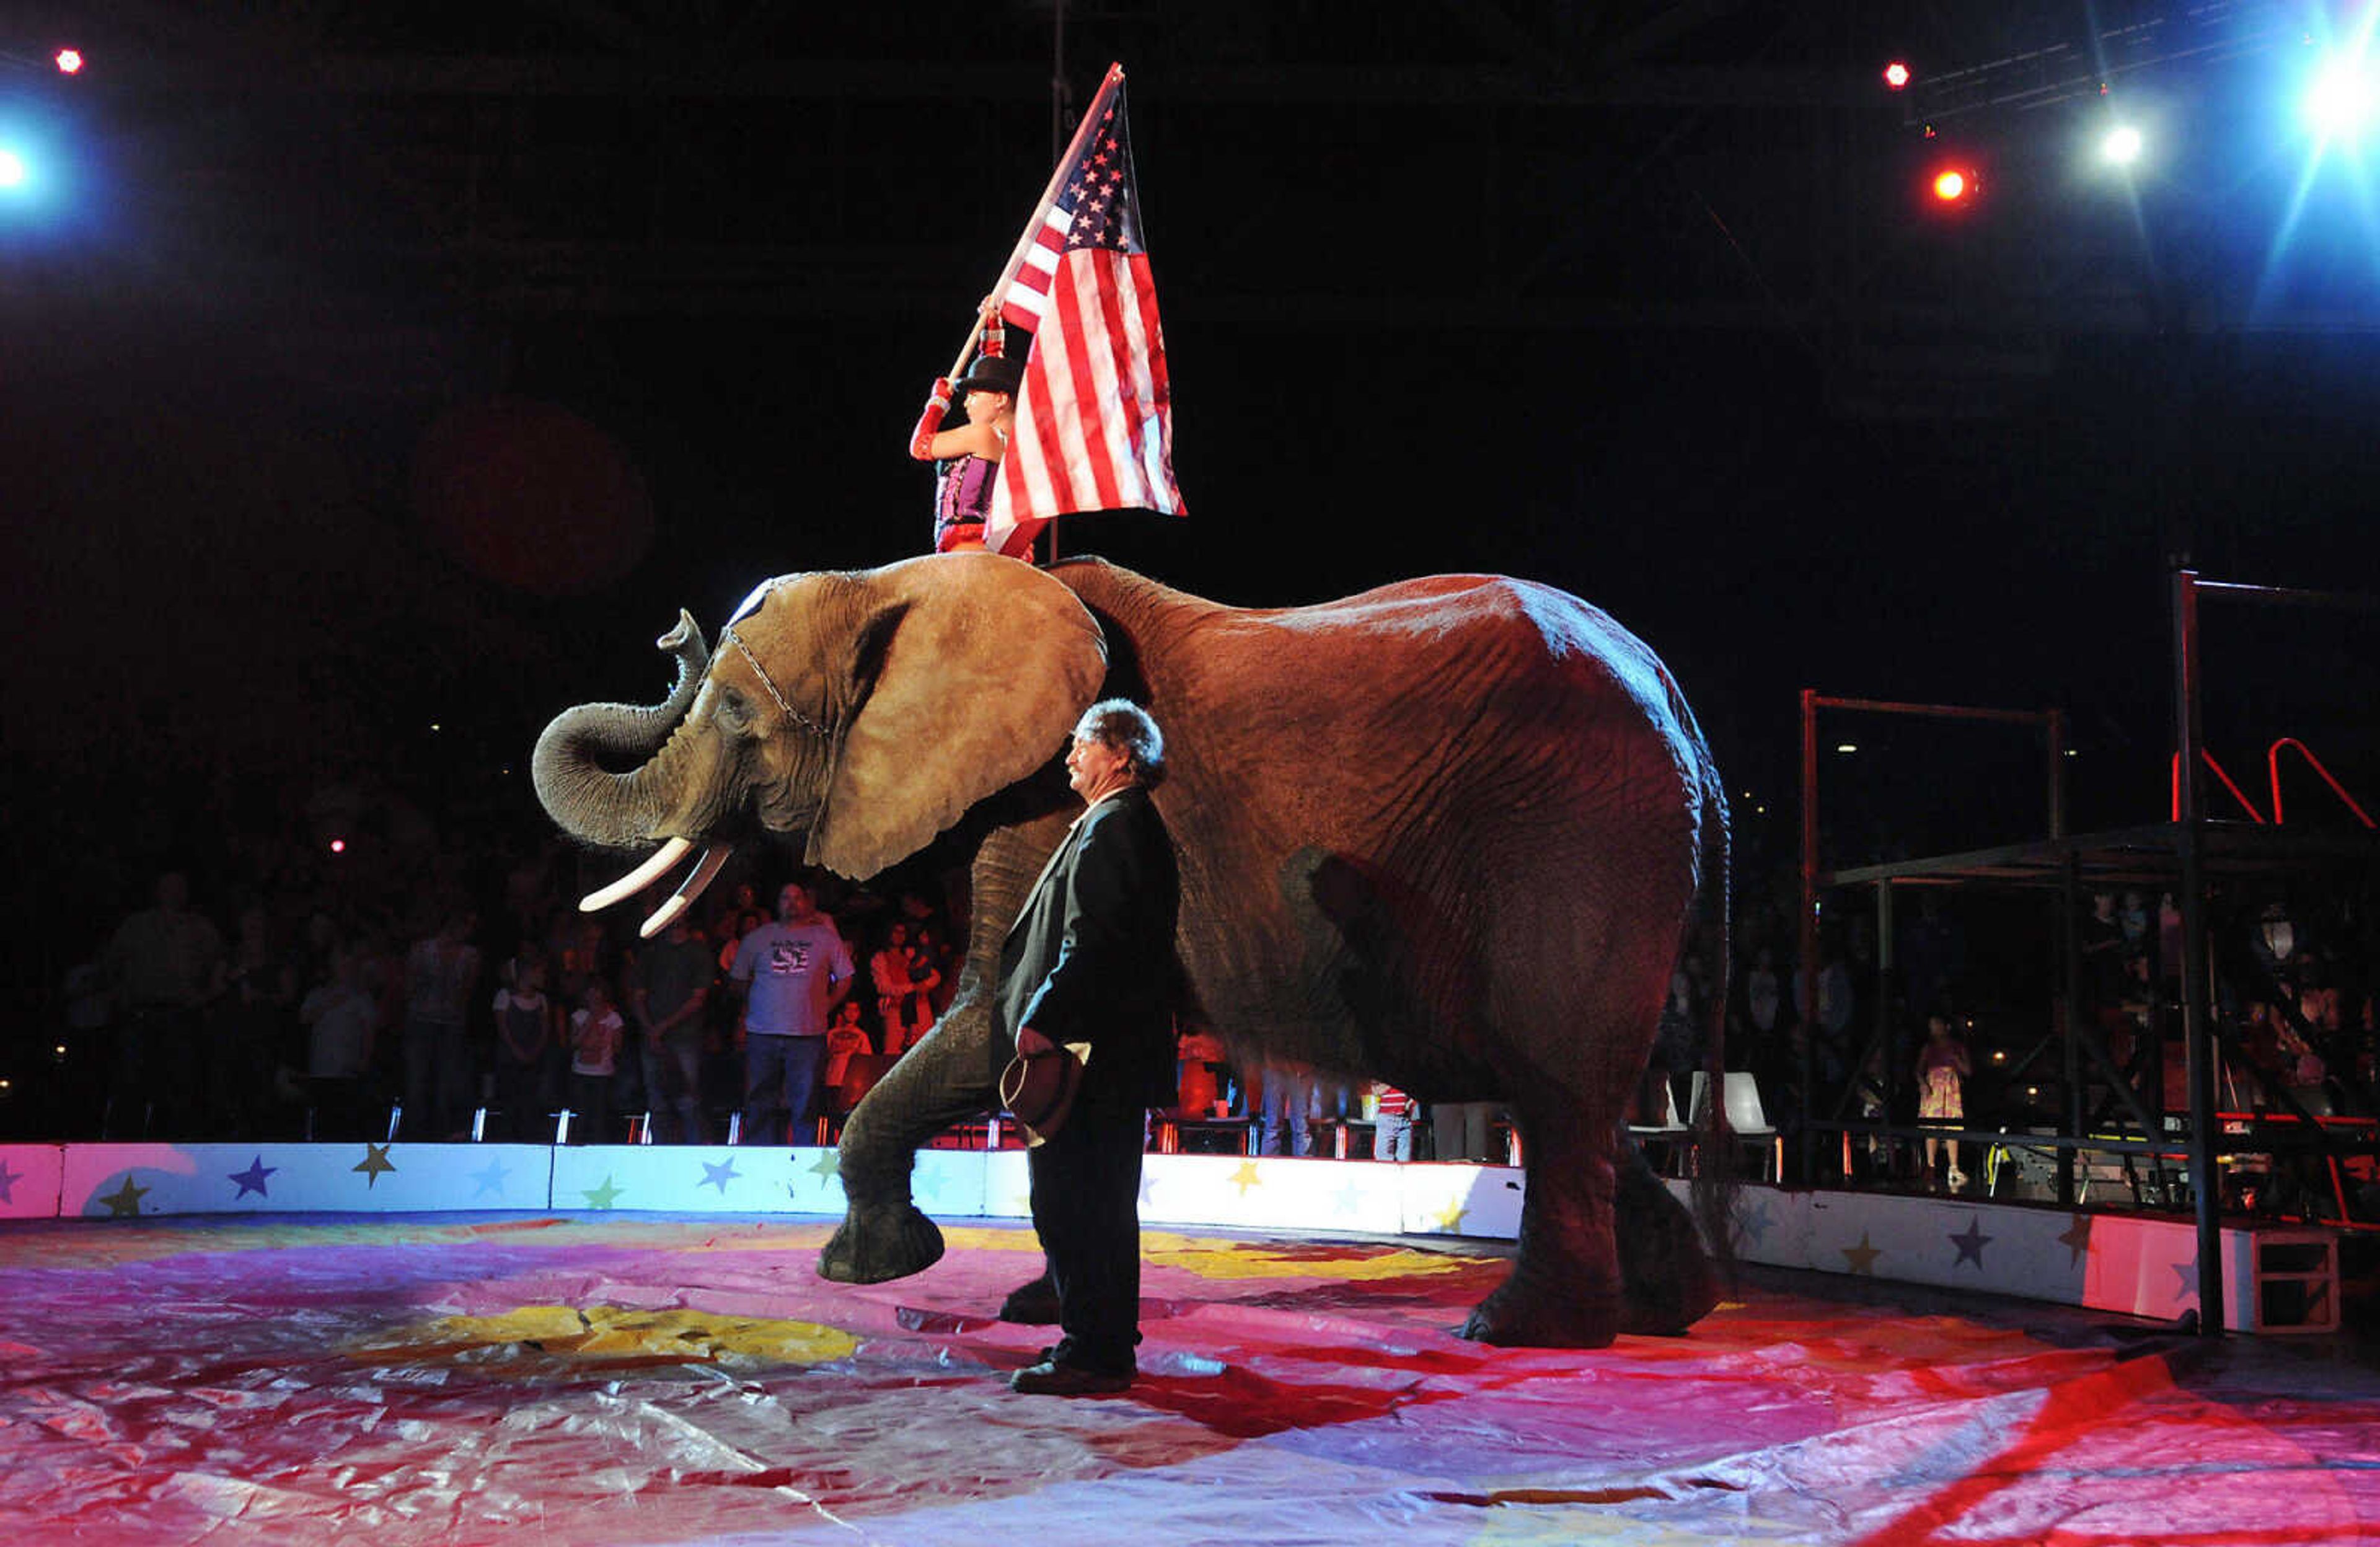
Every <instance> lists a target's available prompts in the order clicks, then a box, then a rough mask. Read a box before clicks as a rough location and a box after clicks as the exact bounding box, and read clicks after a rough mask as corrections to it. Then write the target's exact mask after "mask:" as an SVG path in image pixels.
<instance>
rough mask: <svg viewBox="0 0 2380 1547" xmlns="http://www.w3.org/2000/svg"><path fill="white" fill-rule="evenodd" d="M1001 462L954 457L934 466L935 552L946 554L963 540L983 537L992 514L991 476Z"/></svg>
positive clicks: (992, 478)
mask: <svg viewBox="0 0 2380 1547" xmlns="http://www.w3.org/2000/svg"><path fill="white" fill-rule="evenodd" d="M999 476H1000V464H999V463H997V462H991V461H987V460H985V459H984V458H983V457H952V458H951V459H950V460H949V461H947V462H942V463H940V464H938V465H937V466H936V468H935V469H934V552H936V553H938V554H947V553H949V552H950V551H951V550H952V549H953V548H954V547H956V546H957V545H958V544H960V543H962V542H982V541H983V523H984V518H986V517H988V516H990V514H991V484H992V480H994V479H995V478H997V477H999Z"/></svg>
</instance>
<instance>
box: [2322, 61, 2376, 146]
mask: <svg viewBox="0 0 2380 1547" xmlns="http://www.w3.org/2000/svg"><path fill="white" fill-rule="evenodd" d="M2372 75H2373V72H2372V67H2371V66H2370V65H2369V64H2367V63H2366V62H2364V61H2363V60H2361V59H2342V60H2339V61H2338V62H2337V63H2334V64H2331V65H2328V66H2325V67H2324V69H2323V71H2322V73H2321V74H2320V75H2317V76H2315V77H2314V79H2313V85H2312V86H2310V87H2308V88H2307V89H2306V94H2305V115H2306V121H2307V122H2308V123H2310V124H2312V125H2313V128H2314V129H2315V130H2316V131H2317V132H2318V133H2320V134H2321V135H2323V136H2324V137H2325V139H2329V140H2352V139H2353V138H2355V137H2356V136H2357V135H2359V134H2361V133H2362V132H2363V128H2364V126H2365V125H2367V124H2369V123H2370V122H2371V121H2372V116H2373V108H2374V102H2375V97H2380V92H2375V91H2374V86H2373V79H2372Z"/></svg>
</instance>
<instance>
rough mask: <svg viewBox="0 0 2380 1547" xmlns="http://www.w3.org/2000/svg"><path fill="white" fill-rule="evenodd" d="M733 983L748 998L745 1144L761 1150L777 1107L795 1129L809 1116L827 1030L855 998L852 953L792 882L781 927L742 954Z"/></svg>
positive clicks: (780, 907) (782, 899) (772, 926)
mask: <svg viewBox="0 0 2380 1547" xmlns="http://www.w3.org/2000/svg"><path fill="white" fill-rule="evenodd" d="M731 976H732V978H733V980H734V981H735V985H736V990H737V992H738V993H739V994H741V995H742V996H743V998H744V1013H743V1017H742V1020H741V1023H740V1024H739V1025H738V1027H737V1036H738V1040H739V1041H741V1042H742V1043H743V1047H744V1135H743V1137H744V1141H745V1142H746V1143H747V1144H757V1143H759V1142H760V1141H761V1140H760V1133H761V1131H762V1125H763V1123H764V1121H765V1120H766V1119H767V1118H768V1116H769V1115H770V1114H771V1112H772V1111H773V1110H775V1109H776V1108H777V1107H778V1106H780V1105H782V1106H783V1110H784V1112H785V1120H786V1121H787V1123H789V1124H793V1125H798V1124H800V1123H801V1122H802V1120H803V1119H805V1118H807V1116H808V1115H809V1114H810V1101H811V1098H812V1097H813V1096H814V1095H815V1094H816V1093H817V1090H818V1077H819V1067H820V1065H821V1064H822V1063H823V1062H824V1060H825V1054H826V1028H827V1022H828V1020H829V1019H830V1018H831V1017H832V1014H833V1011H834V1007H835V1005H838V1004H840V1003H842V1001H843V998H844V995H845V994H847V993H850V992H851V977H852V965H851V952H850V950H849V948H847V947H846V946H845V945H844V943H843V936H842V935H841V934H839V933H837V932H836V931H835V927H834V920H832V919H829V918H828V917H827V916H826V915H825V914H823V913H820V911H819V908H818V902H817V899H816V898H815V897H814V896H812V895H811V893H810V889H809V888H808V887H807V886H805V885H803V884H802V883H800V882H798V881H789V882H787V883H785V884H784V887H783V890H781V891H779V892H778V894H777V919H776V921H775V922H774V923H769V924H763V925H761V926H760V927H759V929H756V930H754V931H753V932H751V933H750V934H747V935H746V936H745V937H744V939H743V941H742V942H741V943H740V944H738V945H737V946H736V948H735V969H734V971H733V973H732V974H731ZM763 1098H766V1099H765V1100H764V1099H763Z"/></svg>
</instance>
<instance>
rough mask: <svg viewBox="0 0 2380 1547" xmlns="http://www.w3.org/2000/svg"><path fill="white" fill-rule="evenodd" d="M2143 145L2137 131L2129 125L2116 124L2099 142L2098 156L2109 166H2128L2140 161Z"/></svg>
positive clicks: (2139, 132)
mask: <svg viewBox="0 0 2380 1547" xmlns="http://www.w3.org/2000/svg"><path fill="white" fill-rule="evenodd" d="M2144 145H2145V141H2143V140H2142V139H2141V131H2140V130H2139V129H2136V128H2133V127H2132V126H2131V125H2130V124H2118V125H2117V126H2116V127H2115V128H2111V129H2109V130H2108V131H2107V138H2106V139H2104V140H2100V141H2099V155H2100V157H2101V159H2103V160H2105V161H2106V162H2107V164H2109V165H2110V166H2130V165H2131V164H2132V163H2134V162H2136V161H2138V160H2140V159H2141V152H2142V150H2143V147H2144Z"/></svg>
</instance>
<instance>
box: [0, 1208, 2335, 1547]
mask: <svg viewBox="0 0 2380 1547" xmlns="http://www.w3.org/2000/svg"><path fill="white" fill-rule="evenodd" d="M829 1228H830V1226H829V1225H828V1224H825V1223H799V1224H787V1223H785V1222H783V1220H775V1221H759V1220H751V1221H739V1220H722V1219H720V1218H717V1217H707V1218H700V1219H696V1218H677V1217H670V1216H636V1215H625V1214H615V1213H604V1214H571V1215H530V1216H525V1215H519V1214H511V1215H504V1216H466V1215H444V1216H435V1217H431V1218H428V1219H424V1218H422V1217H419V1216H415V1217H409V1218H404V1219H394V1220H393V1219H389V1218H387V1217H384V1216H383V1217H378V1218H373V1219H370V1220H366V1219H362V1218H352V1219H351V1218H306V1219H302V1220H297V1221H294V1222H293V1221H276V1222H273V1223H270V1224H259V1223H252V1222H248V1221H232V1220H225V1221H222V1222H218V1223H210V1222H207V1221H201V1220H179V1221H141V1222H125V1223H121V1224H115V1223H89V1222H79V1221H66V1222H45V1223H35V1224H15V1225H9V1226H6V1227H0V1541H7V1542H30V1543H48V1542H62V1541H76V1542H99V1543H106V1542H127V1543H131V1542H139V1543H141V1544H143V1547H157V1544H159V1543H168V1542H180V1541H219V1542H229V1541H273V1542H332V1541H340V1542H362V1541H370V1542H373V1543H410V1542H422V1543H428V1542H441V1543H444V1542H466V1543H468V1542H497V1541H503V1542H517V1543H524V1544H526V1543H569V1544H571V1547H591V1544H599V1543H720V1542H764V1541H768V1542H775V1541H789V1542H811V1541H816V1542H849V1543H867V1542H881V1543H920V1544H923V1543H937V1544H946V1543H952V1542H1008V1543H1013V1542H1032V1543H1035V1544H1036V1547H1059V1544H1066V1543H1094V1542H1096V1543H1111V1542H1123V1543H1146V1544H1149V1547H1155V1544H1157V1543H1164V1544H1167V1547H1173V1544H1181V1543H1202V1542H1231V1543H1253V1542H1330V1543H1338V1542H1348V1541H1366V1540H1378V1541H1388V1540H1393V1541H1399V1542H1439V1541H1446V1542H1457V1541H1461V1542H1530V1543H1538V1542H1542V1543H1571V1542H1596V1543H1606V1542H1609V1543H1644V1544H1648V1547H1649V1544H1653V1543H1663V1544H1674V1543H1691V1542H1716V1541H1755V1542H1767V1541H1777V1542H1878V1543H1881V1542H1892V1543H1902V1542H1928V1541H1938V1542H1944V1543H1949V1542H1959V1543H1977V1542H1983V1543H2013V1542H2059V1543H2077V1544H2080V1543H2116V1542H2123V1543H2143V1544H2146V1543H2155V1544H2159V1547H2174V1544H2184V1543H2189V1544H2200V1543H2235V1542H2236V1543H2242V1544H2247V1543H2254V1544H2272V1543H2297V1542H2305V1543H2336V1542H2348V1541H2380V1376H2376V1375H2375V1374H2374V1373H2373V1372H2372V1371H2371V1370H2367V1369H2365V1368H2364V1367H2363V1366H2362V1364H2361V1363H2359V1362H2357V1361H2356V1360H2355V1359H2354V1358H2350V1357H2346V1355H2345V1354H2343V1353H2342V1352H2341V1346H2339V1345H2338V1344H2336V1343H2327V1344H2325V1345H2323V1346H2319V1347H2316V1346H2307V1345H2292V1344H2284V1343H2279V1342H2277V1341H2275V1340H2248V1339H2238V1338H2234V1339H2229V1340H2226V1341H2224V1342H2222V1343H2220V1344H2219V1345H2208V1344H2201V1343H2196V1342H2192V1341H2188V1340H2184V1339H2180V1338H2178V1337H2167V1336H2157V1335H2149V1334H2146V1333H2145V1331H2144V1330H2143V1329H2140V1328H2137V1327H2136V1328H2133V1329H2131V1330H2130V1331H2125V1330H2121V1329H2119V1328H2116V1327H2114V1326H2112V1325H2110V1324H2109V1323H2107V1322H2106V1321H2105V1320H2104V1319H2100V1320H2093V1319H2090V1318H2086V1317H2083V1316H2082V1315H2080V1314H2079V1313H2074V1312H2067V1311H2057V1312H2050V1311H2046V1310H2044V1311H2042V1312H2041V1314H2040V1316H2039V1317H2035V1316H2034V1311H2033V1310H2032V1309H2026V1308H2018V1307H2012V1306H2010V1305H2009V1304H2008V1303H2007V1302H2000V1303H1998V1305H1997V1306H1993V1307H1986V1308H1983V1309H1971V1310H1969V1311H1966V1312H1963V1313H1961V1314H1942V1313H1938V1311H1928V1310H1924V1309H1913V1307H1914V1306H1916V1305H1917V1304H1918V1303H1919V1302H1917V1301H1914V1300H1911V1299H1905V1298H1904V1299H1902V1300H1900V1301H1898V1302H1895V1301H1893V1300H1889V1299H1875V1298H1874V1295H1873V1293H1872V1294H1871V1299H1874V1303H1865V1304H1863V1303H1852V1302H1847V1301H1845V1300H1843V1299H1840V1298H1835V1297H1826V1298H1822V1297H1817V1296H1815V1295H1813V1294H1809V1293H1805V1292H1802V1286H1803V1285H1818V1286H1819V1287H1822V1288H1823V1287H1824V1285H1823V1284H1821V1283H1820V1281H1815V1280H1797V1281H1793V1287H1792V1288H1789V1289H1780V1288H1776V1287H1768V1288H1752V1289H1748V1290H1746V1291H1745V1293H1744V1295H1743V1297H1742V1298H1741V1299H1740V1300H1733V1301H1730V1303H1728V1304H1727V1305H1726V1306H1725V1307H1723V1308H1722V1309H1720V1310H1719V1311H1718V1313H1716V1314H1715V1315H1713V1316H1712V1317H1711V1318H1709V1319H1708V1320H1707V1321H1706V1322H1704V1323H1702V1325H1701V1326H1700V1327H1698V1328H1697V1329H1696V1330H1695V1332H1694V1335H1692V1336H1690V1337H1684V1338H1676V1339H1651V1338H1625V1339H1622V1340H1621V1342H1620V1343H1619V1344H1618V1345H1617V1346H1613V1347H1611V1348H1609V1349H1605V1350H1601V1351H1598V1352H1594V1353H1576V1352H1548V1351H1537V1350H1514V1349H1496V1348H1487V1347H1481V1346H1476V1345H1473V1344H1468V1343H1464V1342H1463V1341H1461V1340H1460V1339H1458V1338H1456V1337H1455V1336H1453V1335H1452V1333H1451V1328H1452V1327H1453V1326H1455V1325H1456V1324H1458V1323H1459V1322H1460V1321H1461V1319H1462V1316H1463V1311H1464V1309H1466V1308H1467V1307H1468V1306H1469V1304H1470V1303H1471V1302H1472V1301H1474V1300H1475V1299H1476V1298H1477V1297H1479V1296H1480V1295H1482V1294H1484V1293H1485V1292H1486V1291H1487V1290H1488V1288H1489V1287H1490V1286H1491V1285H1493V1284H1495V1283H1496V1282H1498V1281H1499V1280H1500V1277H1501V1276H1502V1274H1503V1273H1504V1271H1505V1266H1506V1264H1505V1262H1504V1261H1502V1260H1501V1258H1500V1255H1498V1254H1496V1253H1494V1252H1492V1251H1490V1250H1488V1249H1482V1250H1481V1251H1480V1252H1479V1254H1477V1255H1463V1254H1461V1253H1460V1252H1449V1251H1446V1250H1442V1249H1419V1248H1416V1247H1415V1246H1413V1245H1411V1244H1409V1243H1401V1242H1395V1241H1380V1240H1361V1241H1356V1240H1337V1241H1284V1240H1277V1239H1263V1240H1259V1239H1251V1238H1244V1237H1239V1238H1235V1237H1232V1236H1226V1235H1222V1234H1218V1233H1204V1234H1199V1235H1195V1236H1184V1235H1168V1234H1164V1233H1161V1232H1158V1231H1154V1230H1152V1231H1149V1232H1147V1234H1146V1235H1145V1237H1144V1244H1145V1249H1146V1259H1147V1269H1146V1275H1145V1279H1144V1284H1143V1291H1144V1295H1145V1297H1146V1306H1145V1310H1144V1327H1145V1330H1146V1333H1147V1342H1146V1343H1145V1344H1144V1346H1143V1347H1142V1350H1141V1358H1142V1368H1143V1370H1144V1377H1143V1379H1142V1381H1141V1382H1140V1383H1139V1384H1138V1385H1137V1386H1135V1388H1134V1389H1133V1391H1132V1392H1131V1393H1130V1394H1128V1395H1122V1396H1111V1397H1102V1398H1090V1399H1087V1398H1077V1399H1071V1400H1070V1399H1066V1398H1060V1397H1026V1396H1017V1395H1013V1394H1011V1393H1010V1392H1009V1391H1007V1390H1006V1388H1005V1387H1004V1386H1003V1385H1002V1381H1001V1377H1002V1375H1003V1374H1005V1373H1006V1372H1007V1371H1008V1370H1013V1369H1014V1368H1016V1367H1017V1366H1019V1365H1021V1364H1025V1363H1027V1362H1029V1361H1030V1360H1031V1358H1033V1357H1034V1354H1035V1351H1036V1350H1037V1349H1038V1347H1039V1346H1040V1345H1041V1344H1042V1343H1044V1342H1046V1341H1048V1340H1049V1334H1047V1333H1045V1332H1043V1331H1041V1330H1039V1329H1035V1328H1029V1327H1014V1326H1007V1325H1003V1324H1002V1323H1000V1322H996V1321H993V1320H992V1319H991V1318H990V1309H992V1308H994V1307H996V1306H997V1305H998V1303H999V1299H1000V1297H1001V1295H1002V1293H1003V1292H1004V1291H1005V1290H1007V1289H1008V1288H1009V1287H1011V1286H1012V1285H1014V1284H1016V1283H1018V1282H1021V1281H1022V1280H1024V1279H1025V1278H1027V1277H1029V1276H1031V1274H1032V1273H1034V1272H1035V1271H1036V1270H1037V1269H1038V1254H1037V1253H1036V1251H1035V1249H1034V1248H1033V1238H1032V1236H1031V1234H1030V1233H1029V1232H1028V1231H1026V1230H1025V1229H1023V1228H1021V1227H1011V1226H998V1225H987V1226H975V1227H966V1226H962V1227H957V1228H953V1229H950V1230H949V1232H948V1233H949V1236H950V1242H951V1250H950V1254H949V1256H948V1257H946V1258H945V1259H944V1260H943V1261H942V1262H941V1263H940V1264H939V1265H937V1266H936V1267H934V1268H933V1269H931V1270H929V1272H928V1273H923V1274H921V1275H919V1276H917V1277H915V1278H911V1279H907V1280H904V1281H901V1282H898V1283H893V1284H887V1285H872V1286H866V1287H854V1286H850V1285H832V1284H828V1283H825V1282H823V1281H821V1280H820V1279H819V1278H817V1277H816V1276H815V1275H814V1273H812V1264H813V1262H814V1261H815V1259H816V1256H817V1253H818V1249H819V1247H820V1245H821V1244H822V1243H823V1242H824V1240H825V1239H826V1236H827V1235H828V1233H829ZM1443 1244H1444V1243H1438V1245H1439V1246H1441V1247H1442V1246H1443ZM1766 1282H1769V1283H1772V1284H1773V1283H1775V1282H1776V1281H1775V1280H1774V1279H1773V1277H1772V1278H1770V1279H1768V1280H1767V1281H1766ZM1937 1304H1938V1302H1937ZM2020 1318H2022V1322H2021V1321H2020ZM2027 1324H2030V1325H2031V1327H2032V1330H2027Z"/></svg>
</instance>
